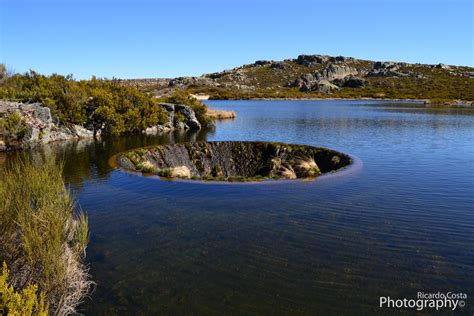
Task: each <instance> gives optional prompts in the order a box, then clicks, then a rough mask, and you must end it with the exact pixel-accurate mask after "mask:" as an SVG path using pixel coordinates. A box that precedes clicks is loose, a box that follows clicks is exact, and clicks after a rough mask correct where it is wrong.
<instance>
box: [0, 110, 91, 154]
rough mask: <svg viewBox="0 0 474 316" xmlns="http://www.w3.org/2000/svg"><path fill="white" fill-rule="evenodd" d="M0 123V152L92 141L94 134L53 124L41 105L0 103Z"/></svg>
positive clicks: (49, 113)
mask: <svg viewBox="0 0 474 316" xmlns="http://www.w3.org/2000/svg"><path fill="white" fill-rule="evenodd" d="M0 119H1V121H2V124H1V125H2V126H1V128H0V151H6V150H13V149H26V148H32V147H35V146H38V145H42V144H47V143H51V142H55V141H61V140H71V139H81V138H91V137H93V132H92V131H90V130H88V129H86V128H84V127H82V126H79V125H74V124H67V123H60V122H59V121H58V120H55V119H54V118H53V117H52V116H51V111H50V109H49V108H48V107H43V106H42V104H41V103H33V104H25V103H18V102H9V101H0ZM13 119H14V121H13Z"/></svg>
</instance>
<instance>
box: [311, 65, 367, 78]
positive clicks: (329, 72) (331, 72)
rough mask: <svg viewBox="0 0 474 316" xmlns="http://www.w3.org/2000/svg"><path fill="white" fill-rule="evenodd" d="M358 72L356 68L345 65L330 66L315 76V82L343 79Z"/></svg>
mask: <svg viewBox="0 0 474 316" xmlns="http://www.w3.org/2000/svg"><path fill="white" fill-rule="evenodd" d="M358 73H359V72H358V70H357V69H356V68H354V67H351V66H347V65H335V64H330V65H329V66H327V67H326V68H324V69H322V70H321V71H319V72H318V73H317V74H316V78H317V80H329V81H332V80H335V79H343V78H345V77H347V76H352V75H357V74H358Z"/></svg>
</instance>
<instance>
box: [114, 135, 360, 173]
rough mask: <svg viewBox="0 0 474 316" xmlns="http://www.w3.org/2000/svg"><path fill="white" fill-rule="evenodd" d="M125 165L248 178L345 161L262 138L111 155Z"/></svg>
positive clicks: (321, 169)
mask: <svg viewBox="0 0 474 316" xmlns="http://www.w3.org/2000/svg"><path fill="white" fill-rule="evenodd" d="M117 162H118V164H119V165H120V166H121V167H122V168H125V169H127V170H133V171H141V172H144V173H155V174H158V175H160V176H165V177H176V178H186V179H188V178H192V179H206V180H232V179H239V181H249V180H256V179H264V178H282V179H297V178H312V177H317V176H319V175H321V174H323V173H327V172H332V171H336V170H338V169H341V168H343V167H345V166H347V165H349V164H350V163H351V159H350V157H349V156H347V155H345V154H342V153H339V152H336V151H333V150H330V149H326V148H318V147H312V146H304V145H290V144H283V143H266V142H197V143H179V144H173V145H159V146H154V147H147V148H146V149H137V150H132V151H128V152H126V153H123V154H120V155H118V156H117Z"/></svg>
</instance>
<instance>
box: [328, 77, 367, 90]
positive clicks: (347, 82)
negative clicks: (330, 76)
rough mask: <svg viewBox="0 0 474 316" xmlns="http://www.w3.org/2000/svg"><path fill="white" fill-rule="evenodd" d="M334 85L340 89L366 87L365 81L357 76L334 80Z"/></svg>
mask: <svg viewBox="0 0 474 316" xmlns="http://www.w3.org/2000/svg"><path fill="white" fill-rule="evenodd" d="M333 83H335V84H336V85H338V86H339V87H345V88H362V87H364V86H365V79H363V78H360V77H355V76H347V77H345V78H344V79H338V80H334V81H333Z"/></svg>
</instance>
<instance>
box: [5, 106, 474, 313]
mask: <svg viewBox="0 0 474 316" xmlns="http://www.w3.org/2000/svg"><path fill="white" fill-rule="evenodd" d="M208 104H209V105H210V106H211V107H214V108H219V109H225V110H233V111H235V112H236V113H237V118H236V119H235V120H229V121H222V122H220V123H218V124H217V128H216V129H215V130H214V131H202V132H201V133H199V134H198V135H190V134H187V135H182V134H181V135H180V134H175V135H168V136H163V137H143V136H137V137H128V138H120V139H111V140H105V141H103V142H98V143H93V142H92V143H91V142H82V143H79V144H70V145H67V146H59V147H52V148H50V149H48V150H46V149H45V150H44V151H40V152H36V154H35V155H39V154H42V155H47V154H48V151H50V152H51V153H53V154H59V156H61V157H64V159H65V160H66V179H67V181H68V183H70V184H71V185H72V187H73V189H74V192H75V194H76V195H77V197H78V200H79V202H80V204H81V206H82V208H83V209H84V210H86V211H87V212H88V214H89V221H90V229H91V242H90V246H89V248H88V261H89V263H90V267H91V274H92V275H93V278H94V280H95V281H96V282H97V284H98V285H97V289H96V291H95V293H94V294H93V295H92V299H91V300H89V301H88V302H87V303H86V304H85V305H84V307H83V308H84V311H85V313H86V314H88V315H111V314H118V315H139V314H146V315H156V314H171V315H176V314H183V313H184V314H191V313H193V314H195V315H222V314H224V313H225V314H251V315H252V314H264V315H267V314H301V315H314V314H315V313H321V314H326V315H327V314H354V313H358V314H371V313H380V312H381V310H380V309H379V308H378V300H379V297H380V296H392V297H401V298H403V297H407V298H415V297H416V293H417V292H418V291H424V292H437V291H452V292H465V293H467V294H468V295H469V296H471V298H472V297H473V295H474V246H473V244H474V180H473V179H474V111H473V110H470V109H429V108H412V107H406V106H396V105H395V106H394V105H388V104H383V103H382V104H380V102H379V104H377V105H376V103H375V102H369V101H208ZM196 139H197V140H258V141H278V142H287V143H299V144H307V145H313V146H323V147H329V148H332V149H335V150H338V151H341V152H344V153H348V154H350V155H353V156H355V157H357V158H358V159H359V160H360V161H361V168H359V169H358V170H357V171H356V172H352V173H350V174H347V175H344V176H340V177H328V178H325V179H320V180H316V181H310V182H308V181H296V182H282V183H278V182H273V183H271V184H226V185H222V184H213V183H207V184H201V183H193V182H175V181H161V180H157V179H152V178H147V177H142V176H137V175H134V174H129V173H125V172H121V171H119V170H112V169H111V168H110V166H109V165H108V164H107V159H108V158H110V156H112V155H113V154H116V153H118V152H120V151H123V150H126V149H130V148H135V147H140V146H144V145H152V144H162V143H170V142H181V141H189V140H196ZM7 159H8V158H7ZM466 303H467V306H466V307H465V308H464V309H462V310H460V311H461V312H463V313H465V314H466V315H471V314H472V310H473V307H474V301H473V300H472V299H468V301H467V302H466ZM383 312H387V310H383Z"/></svg>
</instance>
